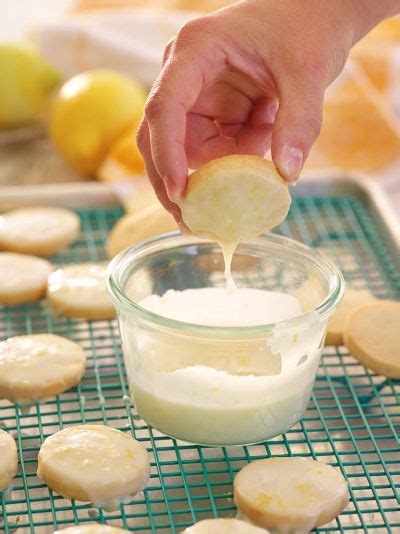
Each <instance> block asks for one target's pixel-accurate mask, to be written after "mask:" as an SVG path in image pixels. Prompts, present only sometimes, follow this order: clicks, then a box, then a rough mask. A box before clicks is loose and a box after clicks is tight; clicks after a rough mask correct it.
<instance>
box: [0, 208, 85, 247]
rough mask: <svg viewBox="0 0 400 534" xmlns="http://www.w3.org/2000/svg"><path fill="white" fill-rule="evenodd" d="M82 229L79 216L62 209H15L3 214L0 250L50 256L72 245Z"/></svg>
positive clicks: (0, 227)
mask: <svg viewBox="0 0 400 534" xmlns="http://www.w3.org/2000/svg"><path fill="white" fill-rule="evenodd" d="M79 229H80V222H79V217H78V216H77V215H76V214H75V213H74V212H72V211H69V210H66V209H63V208H50V207H32V208H20V209H15V210H11V211H8V212H6V213H3V214H2V215H0V248H2V249H4V250H8V251H11V252H20V253H22V254H34V255H37V256H49V255H51V254H54V253H55V252H57V251H58V250H60V249H62V248H63V247H65V246H66V245H69V244H70V243H72V242H73V241H74V240H75V239H76V237H77V235H78V234H79Z"/></svg>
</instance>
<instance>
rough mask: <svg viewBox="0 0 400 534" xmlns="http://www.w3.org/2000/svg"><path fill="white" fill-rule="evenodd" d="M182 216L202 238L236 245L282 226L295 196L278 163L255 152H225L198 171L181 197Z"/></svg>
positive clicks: (179, 202)
mask: <svg viewBox="0 0 400 534" xmlns="http://www.w3.org/2000/svg"><path fill="white" fill-rule="evenodd" d="M176 202H177V203H178V204H179V206H180V208H181V211H182V219H183V221H184V223H185V224H186V225H187V227H188V228H189V229H190V230H191V231H192V232H193V234H195V235H197V236H198V237H204V238H207V239H212V240H214V241H217V242H218V243H238V242H239V241H241V240H243V239H249V238H253V237H257V236H259V235H260V234H262V233H263V232H266V231H267V230H271V229H272V228H274V227H275V226H277V225H278V224H280V223H281V222H282V221H283V220H284V219H285V217H286V215H287V213H288V211H289V208H290V204H291V198H290V194H289V190H288V184H287V182H285V180H284V179H283V178H282V177H281V176H280V174H279V173H278V171H277V170H276V168H275V166H274V164H273V163H272V162H271V161H268V160H265V159H263V158H260V157H257V156H227V157H224V158H219V159H216V160H214V161H211V162H210V163H207V164H206V165H203V166H202V167H200V168H199V169H197V170H196V171H194V172H193V173H192V174H191V175H190V176H189V180H188V186H187V190H186V193H185V196H184V197H183V198H182V199H177V200H176Z"/></svg>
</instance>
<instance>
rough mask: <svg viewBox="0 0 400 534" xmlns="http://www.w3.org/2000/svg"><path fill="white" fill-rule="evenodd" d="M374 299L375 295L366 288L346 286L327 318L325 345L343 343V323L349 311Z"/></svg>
mask: <svg viewBox="0 0 400 534" xmlns="http://www.w3.org/2000/svg"><path fill="white" fill-rule="evenodd" d="M374 300H375V297H374V296H373V295H372V293H370V292H369V291H368V290H366V289H354V288H351V287H346V290H345V293H344V297H343V300H342V302H341V304H340V306H339V307H338V309H337V310H336V311H335V313H334V314H333V315H332V317H331V318H330V319H329V322H328V330H327V332H326V338H325V345H334V346H339V345H343V344H344V340H343V332H344V325H345V322H346V319H347V317H348V315H349V314H350V312H351V311H352V310H354V309H355V308H357V307H358V306H361V305H362V304H366V303H368V302H373V301H374Z"/></svg>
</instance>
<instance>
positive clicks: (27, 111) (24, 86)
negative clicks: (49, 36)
mask: <svg viewBox="0 0 400 534" xmlns="http://www.w3.org/2000/svg"><path fill="white" fill-rule="evenodd" d="M0 73H1V77H0V128H2V129H5V128H12V127H15V126H21V125H23V124H27V123H31V122H34V121H36V120H38V119H40V117H41V114H42V113H43V111H44V109H45V107H46V103H47V100H48V96H49V94H50V92H51V91H52V90H53V89H54V88H55V87H56V86H57V85H58V84H59V83H60V79H61V78H60V75H59V73H58V72H57V71H56V70H55V69H53V67H52V66H51V65H49V64H48V63H47V62H46V61H45V60H44V59H43V58H42V57H41V56H40V55H39V54H38V52H36V50H35V49H33V48H29V47H26V46H21V45H13V44H0Z"/></svg>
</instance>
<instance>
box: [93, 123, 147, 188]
mask: <svg viewBox="0 0 400 534" xmlns="http://www.w3.org/2000/svg"><path fill="white" fill-rule="evenodd" d="M136 130H137V127H136V125H135V126H131V127H130V128H128V130H127V131H125V132H124V133H123V134H122V135H121V136H120V137H118V139H117V140H116V141H115V142H114V143H113V144H112V145H111V147H110V149H109V151H108V152H107V155H106V157H105V159H104V161H103V163H102V164H101V166H100V168H99V169H98V171H97V177H98V178H100V180H103V181H105V182H116V181H123V180H127V179H131V178H135V177H136V176H138V175H143V174H144V172H145V167H144V161H143V158H142V156H141V154H140V152H139V149H138V147H137V144H136Z"/></svg>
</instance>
